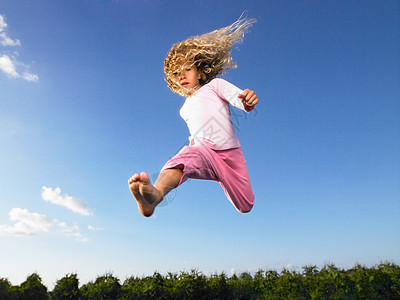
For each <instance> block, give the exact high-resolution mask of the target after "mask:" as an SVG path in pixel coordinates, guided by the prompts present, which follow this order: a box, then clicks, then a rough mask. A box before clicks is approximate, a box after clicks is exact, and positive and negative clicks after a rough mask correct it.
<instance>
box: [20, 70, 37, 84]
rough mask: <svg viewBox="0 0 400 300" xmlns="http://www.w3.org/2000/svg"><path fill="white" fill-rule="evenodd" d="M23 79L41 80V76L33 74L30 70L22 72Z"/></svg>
mask: <svg viewBox="0 0 400 300" xmlns="http://www.w3.org/2000/svg"><path fill="white" fill-rule="evenodd" d="M21 77H22V78H23V79H25V80H26V81H35V82H36V81H39V76H37V75H36V74H31V73H28V72H25V73H24V74H22V76H21Z"/></svg>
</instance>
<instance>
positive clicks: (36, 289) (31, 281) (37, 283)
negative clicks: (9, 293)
mask: <svg viewBox="0 0 400 300" xmlns="http://www.w3.org/2000/svg"><path fill="white" fill-rule="evenodd" d="M19 292H20V294H19V295H18V300H48V299H49V296H48V293H47V288H46V287H45V286H44V284H43V283H42V278H40V276H39V275H38V274H36V273H33V274H31V275H29V276H28V277H27V278H26V280H25V281H24V282H23V283H21V285H20V287H19Z"/></svg>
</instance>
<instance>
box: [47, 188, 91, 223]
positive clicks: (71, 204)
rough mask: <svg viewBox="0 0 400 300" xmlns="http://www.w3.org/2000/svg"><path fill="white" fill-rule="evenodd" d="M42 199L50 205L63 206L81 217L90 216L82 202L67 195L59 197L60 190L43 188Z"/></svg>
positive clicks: (87, 207) (87, 208)
mask: <svg viewBox="0 0 400 300" xmlns="http://www.w3.org/2000/svg"><path fill="white" fill-rule="evenodd" d="M42 199H43V200H44V201H47V202H50V203H52V204H55V205H60V206H63V207H65V208H67V209H69V210H72V211H73V212H76V213H78V214H81V215H83V216H89V215H91V214H92V213H91V212H90V210H89V206H88V205H87V204H86V203H85V202H84V201H83V200H80V199H76V198H74V197H72V196H69V195H67V194H65V195H63V196H61V189H60V188H59V187H57V188H55V189H54V190H53V189H52V188H48V187H45V186H43V187H42Z"/></svg>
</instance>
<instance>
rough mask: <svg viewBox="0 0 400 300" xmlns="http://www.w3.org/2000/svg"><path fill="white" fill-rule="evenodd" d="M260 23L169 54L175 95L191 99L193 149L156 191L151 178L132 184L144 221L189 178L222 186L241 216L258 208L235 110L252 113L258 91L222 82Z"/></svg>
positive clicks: (185, 114) (174, 162)
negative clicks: (238, 47) (238, 48)
mask: <svg viewBox="0 0 400 300" xmlns="http://www.w3.org/2000/svg"><path fill="white" fill-rule="evenodd" d="M254 22H255V20H254V19H247V18H239V20H238V21H236V22H235V23H233V24H232V25H230V26H227V27H224V28H221V29H218V30H215V31H212V32H210V33H206V34H203V35H200V36H194V37H190V38H188V39H187V40H185V41H183V42H180V43H177V44H175V45H173V46H172V48H171V50H170V51H169V52H168V54H167V57H166V59H165V61H164V72H165V75H166V78H165V80H166V81H167V83H168V87H169V88H170V89H171V90H172V91H173V92H175V93H178V94H180V95H182V96H184V97H186V101H185V103H184V104H183V106H182V108H181V110H180V115H181V116H182V118H183V119H184V120H185V121H186V123H187V125H188V128H189V131H190V134H191V136H190V137H189V141H190V144H189V146H185V147H183V148H182V150H181V151H180V152H179V153H178V154H177V155H175V156H174V157H173V158H172V159H170V160H169V161H168V162H167V163H166V164H165V166H164V167H163V168H162V169H161V172H160V174H159V176H158V178H157V180H156V182H155V183H154V185H152V184H151V183H150V180H149V176H148V174H147V173H146V172H142V173H140V174H138V173H137V174H134V175H133V176H132V177H131V178H129V180H128V184H129V189H130V190H131V193H132V195H133V197H134V198H135V199H136V201H137V204H138V208H139V211H140V213H141V214H142V215H143V216H145V217H149V216H151V215H152V214H153V212H154V210H155V208H156V206H157V205H158V204H159V203H160V202H161V201H162V200H163V198H164V196H165V195H166V194H167V193H168V192H169V191H171V190H172V189H174V188H176V187H177V186H179V185H180V184H182V183H183V182H185V181H186V180H187V179H188V178H196V179H207V180H214V181H217V182H219V183H220V184H221V186H222V188H223V189H224V191H225V194H226V196H227V198H228V200H229V201H231V203H232V204H233V205H234V206H235V208H236V209H237V210H238V211H239V212H242V213H246V212H249V211H250V210H251V208H252V207H253V204H254V194H253V191H252V189H251V184H250V179H249V175H248V172H247V167H246V161H245V159H244V157H243V153H242V149H241V146H240V143H239V140H238V138H237V136H236V134H235V131H234V128H233V124H232V120H231V118H230V108H229V104H231V105H233V106H235V107H237V108H239V109H242V110H244V111H246V112H250V111H251V110H252V109H253V108H254V105H256V104H257V103H258V98H257V96H256V94H255V93H254V91H252V90H249V89H245V90H244V91H243V90H240V89H239V88H237V87H236V86H234V85H232V84H230V83H229V82H227V81H225V80H223V79H220V78H217V77H218V76H220V75H221V74H222V73H223V72H224V71H226V70H228V69H231V68H235V67H236V64H235V63H234V62H233V61H232V56H231V51H232V47H233V45H235V44H236V43H238V42H240V41H241V40H242V38H243V36H244V33H245V32H246V31H247V30H248V29H249V27H250V26H251V25H252V24H253V23H254Z"/></svg>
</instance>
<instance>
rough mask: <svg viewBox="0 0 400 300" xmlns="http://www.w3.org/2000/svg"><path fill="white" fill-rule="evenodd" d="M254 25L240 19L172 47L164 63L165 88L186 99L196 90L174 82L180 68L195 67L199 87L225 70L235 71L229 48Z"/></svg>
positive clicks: (253, 21)
mask: <svg viewBox="0 0 400 300" xmlns="http://www.w3.org/2000/svg"><path fill="white" fill-rule="evenodd" d="M255 22H256V20H255V19H247V18H246V17H242V16H241V17H240V18H239V19H238V20H237V21H236V22H234V23H233V24H232V25H230V26H227V27H223V28H221V29H217V30H214V31H212V32H209V33H205V34H202V35H198V36H193V37H189V38H188V39H186V40H184V41H182V42H179V43H176V44H174V45H173V46H172V48H171V50H170V51H169V52H168V54H167V57H166V58H165V60H164V73H165V75H166V77H165V81H167V83H168V87H169V88H170V89H171V90H172V91H173V92H175V93H177V94H179V95H181V96H185V97H189V96H191V95H193V93H194V92H195V91H196V88H194V89H191V90H188V89H185V88H183V87H182V86H180V85H179V84H177V83H176V81H175V80H176V77H177V76H178V75H179V73H180V72H181V71H182V70H183V68H188V67H192V66H195V67H196V69H197V72H198V73H199V74H200V76H201V78H200V79H199V83H200V85H201V86H202V85H204V84H206V83H208V82H210V81H211V80H212V79H214V78H216V77H218V76H219V75H221V74H222V73H224V72H225V71H226V70H229V69H232V68H236V64H235V62H234V61H233V60H232V56H231V51H232V47H233V45H235V44H237V43H239V42H241V41H242V40H243V36H244V34H245V32H246V31H247V30H248V29H249V28H250V26H251V25H252V24H253V23H255Z"/></svg>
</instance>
